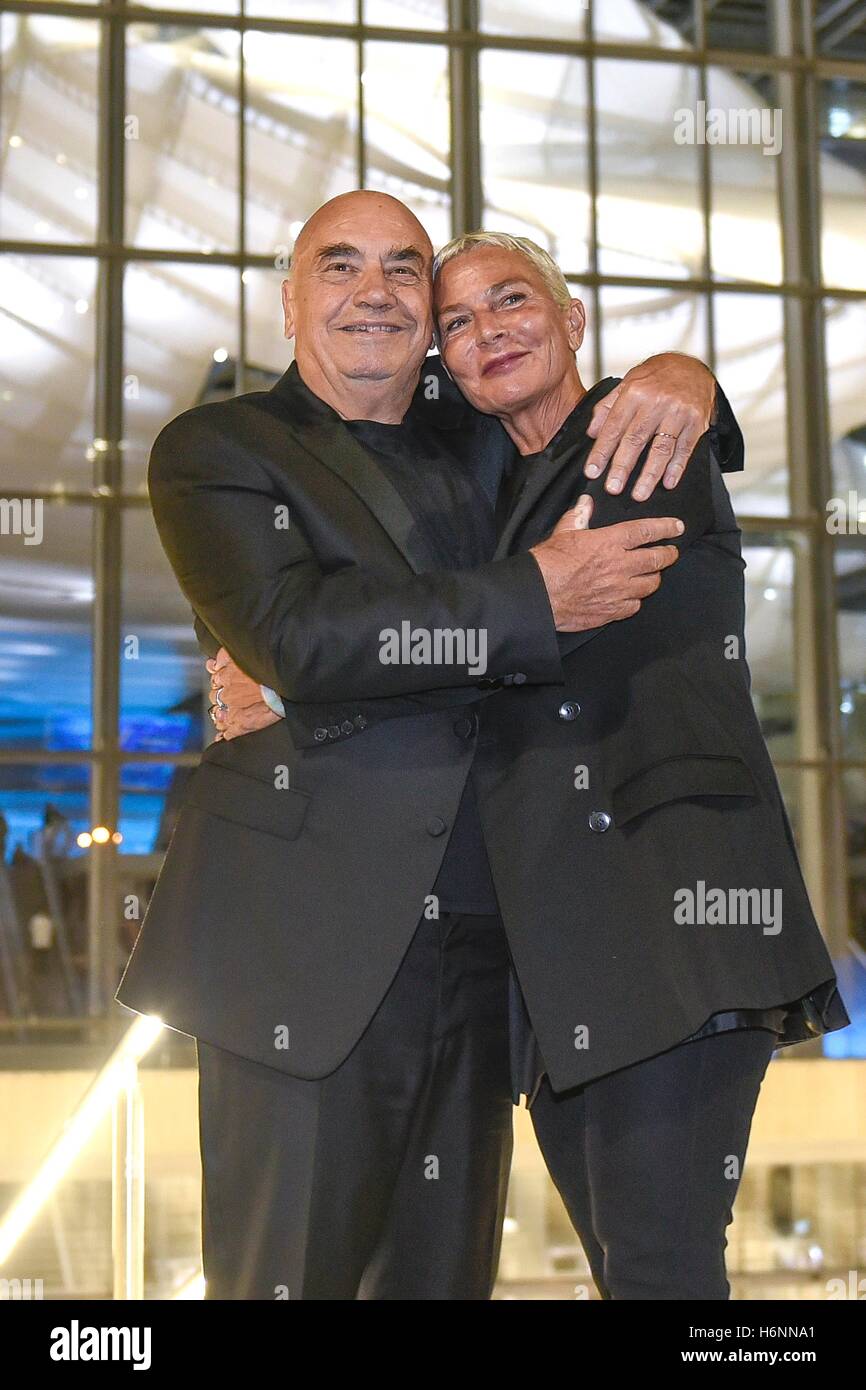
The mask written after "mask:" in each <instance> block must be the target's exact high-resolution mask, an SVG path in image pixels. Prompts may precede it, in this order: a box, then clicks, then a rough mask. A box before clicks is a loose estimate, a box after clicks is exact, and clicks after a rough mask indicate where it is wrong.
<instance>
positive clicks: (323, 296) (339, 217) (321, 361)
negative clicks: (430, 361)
mask: <svg viewBox="0 0 866 1390" xmlns="http://www.w3.org/2000/svg"><path fill="white" fill-rule="evenodd" d="M432 256H433V252H432V247H431V245H430V241H429V239H428V237H427V235H426V233H425V232H424V230H423V228H422V227H421V226H420V224H419V223H418V221H417V219H416V218H415V217H414V216H413V215H412V213H411V212H410V211H409V209H408V208H404V207H403V206H402V205H401V204H400V203H397V202H396V201H395V200H394V199H391V198H381V199H380V198H377V197H376V196H375V195H372V194H358V195H356V194H352V195H348V196H347V197H345V198H341V199H339V200H338V201H337V203H336V204H335V205H334V206H333V207H329V206H326V207H325V208H324V209H322V211H321V212H320V213H318V214H316V215H315V216H314V217H313V218H311V220H310V222H309V223H308V224H307V226H306V227H305V229H304V232H303V233H302V236H301V237H299V239H298V244H297V246H296V248H295V255H294V257H293V260H292V273H291V276H290V278H289V279H288V280H287V281H286V282H285V283H284V286H283V304H284V308H285V329H286V337H294V338H295V340H296V341H295V356H296V358H297V362H298V366H299V367H300V369H301V372H302V373H303V371H304V366H305V364H308V365H309V364H312V363H314V364H315V366H316V368H317V369H318V371H319V372H321V373H322V374H323V375H324V376H325V377H326V378H327V379H329V380H331V381H332V382H333V381H334V380H335V379H337V378H339V379H342V381H343V382H345V381H346V380H349V381H353V380H354V381H357V382H358V383H359V385H360V384H361V383H362V382H387V381H389V380H393V381H394V383H395V385H399V384H401V383H405V382H406V381H407V380H409V379H412V378H416V377H417V375H418V372H419V371H420V367H421V363H422V361H423V360H424V357H425V355H426V353H427V350H428V348H429V346H430V342H431V339H432V333H433V320H432V305H431V280H430V266H431V261H432Z"/></svg>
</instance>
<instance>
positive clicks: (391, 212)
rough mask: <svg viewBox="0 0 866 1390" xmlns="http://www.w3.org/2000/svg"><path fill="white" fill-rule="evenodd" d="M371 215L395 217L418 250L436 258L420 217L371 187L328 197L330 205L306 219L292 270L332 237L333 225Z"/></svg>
mask: <svg viewBox="0 0 866 1390" xmlns="http://www.w3.org/2000/svg"><path fill="white" fill-rule="evenodd" d="M362 215H363V216H371V217H373V218H376V219H377V220H378V221H380V222H381V221H382V220H384V219H385V218H386V217H387V218H388V220H389V221H390V220H391V219H392V218H393V219H395V220H396V221H397V222H398V223H400V224H402V225H404V226H405V228H406V231H407V234H408V236H409V239H410V241H411V240H413V239H414V241H415V243H416V245H417V246H418V249H419V250H421V249H422V248H423V249H424V250H425V251H426V252H427V253H428V254H429V256H430V258H431V260H432V258H433V246H432V244H431V241H430V238H429V236H428V235H427V233H426V232H425V230H424V228H423V227H422V226H421V223H420V222H419V221H418V218H417V217H416V216H415V214H414V212H412V211H411V209H410V208H407V206H406V204H405V203H401V202H400V199H399V198H394V197H392V196H391V194H390V193H376V192H374V190H373V189H371V188H354V189H352V191H351V192H350V193H338V194H337V196H336V197H335V198H329V199H328V201H327V203H323V204H322V206H321V207H320V208H316V211H315V212H314V213H313V214H312V215H311V216H310V217H308V218H307V220H306V222H305V223H304V225H303V227H302V228H301V230H300V231H299V232H298V235H297V236H296V237H295V244H294V247H293V249H292V261H291V264H292V267H293V268H294V266H295V265H296V263H297V261H298V260H299V259H301V260H302V259H303V256H304V252H305V250H307V249H308V248H309V247H310V246H311V245H314V244H315V243H316V241H317V240H318V239H319V238H321V237H323V236H329V235H330V230H331V229H332V228H333V225H334V223H335V222H336V223H337V224H338V225H339V224H341V223H343V222H344V221H345V219H346V218H348V219H350V220H351V219H353V218H354V219H356V220H357V219H358V218H359V217H360V216H362Z"/></svg>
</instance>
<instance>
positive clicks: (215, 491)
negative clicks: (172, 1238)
mask: <svg viewBox="0 0 866 1390" xmlns="http://www.w3.org/2000/svg"><path fill="white" fill-rule="evenodd" d="M431 261H432V248H431V246H430V242H429V239H428V238H427V235H426V233H425V232H424V229H423V228H422V227H421V225H420V224H419V222H418V221H417V219H416V218H415V217H414V216H413V215H412V213H410V212H409V210H408V209H407V208H405V207H404V206H403V205H402V204H401V203H399V202H397V200H395V199H393V198H390V197H388V196H387V195H384V194H378V193H371V192H357V193H352V194H346V195H343V196H341V197H339V198H336V199H333V200H332V201H331V202H330V203H328V204H326V205H325V206H324V207H323V208H321V209H319V211H318V212H317V213H316V214H315V215H314V216H313V217H312V218H311V219H310V221H309V222H308V223H307V224H306V226H305V227H304V229H303V231H302V233H301V234H300V236H299V237H298V240H297V243H296V247H295V255H294V258H293V263H292V270H291V274H290V276H289V279H288V281H287V282H286V284H285V285H284V287H283V295H284V307H285V321H286V335H287V336H288V337H294V339H295V346H296V350H295V362H294V364H293V365H292V366H291V367H290V368H289V370H288V371H287V372H286V373H285V375H284V376H283V377H282V378H281V379H280V381H279V382H277V384H276V386H275V387H274V388H273V389H272V390H271V391H266V392H256V393H253V394H250V395H246V396H240V397H237V398H236V399H234V400H229V401H225V402H220V403H217V404H210V405H206V406H199V407H196V408H194V409H192V410H189V411H187V412H186V413H185V414H183V415H181V416H179V417H178V418H177V419H176V420H174V421H172V422H171V423H170V424H169V425H167V426H166V428H165V429H164V430H163V431H162V433H161V434H160V436H159V438H158V439H157V441H156V443H155V445H154V448H153V452H152V455H151V465H150V489H151V500H152V504H153V510H154V515H155V518H156V522H157V526H158V528H159V533H160V537H161V540H162V543H163V545H164V547H165V550H166V553H167V554H168V557H169V559H170V561H171V563H172V565H173V567H174V571H175V574H176V575H177V578H178V581H179V583H180V585H181V587H182V588H183V590H184V593H185V594H186V595H187V597H188V598H189V601H190V603H191V604H192V606H193V608H194V610H195V613H196V615H197V620H198V630H199V632H200V633H201V634H202V635H203V636H204V637H206V639H207V643H208V646H209V650H211V651H212V652H216V651H217V649H222V652H221V655H220V658H219V660H220V663H221V665H223V666H224V665H225V663H226V661H227V659H228V658H227V655H226V654H227V653H229V652H230V653H231V655H232V657H233V658H234V661H235V662H236V663H237V667H238V668H241V670H242V671H244V672H247V673H249V677H250V678H252V679H249V680H247V685H248V686H249V685H253V681H255V682H262V683H264V684H266V685H267V686H269V687H271V688H273V689H274V690H275V691H277V692H279V694H280V696H281V697H282V699H283V702H284V706H285V718H284V719H279V720H278V719H277V718H276V716H274V717H273V719H272V721H271V722H270V723H267V724H265V723H261V724H260V725H259V726H258V730H257V732H256V733H254V734H251V735H250V736H249V737H245V738H238V739H232V740H228V739H221V740H218V741H217V742H215V743H214V744H213V745H212V746H211V747H210V748H209V749H208V750H207V751H206V752H205V754H204V757H203V759H202V764H201V766H200V768H199V769H198V770H197V772H196V773H195V776H194V778H193V781H192V785H191V788H190V791H189V793H188V797H187V803H186V805H185V807H184V809H183V811H182V812H181V815H180V818H179V821H178V825H177V829H176V831H175V834H174V837H173V839H172V843H171V845H170V848H169V850H168V853H167V855H166V860H165V865H164V868H163V871H162V874H161V875H160V878H159V882H158V884H157V886H156V889H155V892H154V895H153V899H152V901H151V904H150V907H149V910H148V913H147V916H146V918H145V921H144V924H143V927H142V930H141V933H140V936H139V939H138V942H137V943H136V947H135V950H134V952H133V955H132V957H131V960H130V963H129V966H128V968H127V971H126V974H125V976H124V979H123V981H122V982H121V986H120V989H119V991H118V996H117V997H118V999H119V1000H120V1001H121V1003H124V1004H126V1005H127V1006H128V1007H130V1008H132V1009H135V1010H138V1011H139V1012H144V1013H155V1014H159V1015H160V1016H161V1017H162V1018H163V1019H164V1021H165V1022H166V1023H167V1024H168V1025H169V1026H171V1027H173V1028H176V1029H179V1030H181V1031H183V1032H186V1033H190V1034H192V1035H193V1036H194V1037H195V1038H196V1039H197V1043H198V1059H199V1072H200V1127H201V1150H202V1167H203V1179H204V1198H203V1247H204V1268H205V1277H206V1280H207V1286H208V1297H215V1298H245V1299H251V1298H256V1299H265V1298H267V1299H271V1298H292V1299H298V1298H301V1299H316V1298H350V1299H353V1298H401V1299H423V1298H438V1299H467V1298H487V1297H489V1295H490V1292H491V1289H492V1285H493V1280H494V1277H495V1271H496V1264H497V1258H498V1250H499V1239H500V1233H501V1226H502V1216H503V1211H504V1201H505V1192H506V1185H507V1180H508V1169H509V1159H510V1153H511V1100H512V1083H511V1075H510V1059H509V1043H510V1037H509V1023H508V990H509V979H510V958H509V952H508V947H507V943H506V940H505V936H504V933H503V930H502V923H501V919H500V916H499V906H498V903H497V900H496V895H495V892H494V889H493V884H492V880H491V877H490V869H489V865H488V862H487V856H486V852H485V847H484V841H483V836H482V833H481V827H480V822H479V818H478V814H477V808H476V805H475V796H474V787H473V782H472V778H471V776H470V769H471V766H472V763H473V758H474V753H475V742H476V733H477V729H478V718H477V712H476V711H477V706H478V704H479V702H480V701H481V700H482V699H484V698H485V697H486V696H487V695H488V694H489V693H490V691H491V690H493V689H503V688H507V687H510V686H517V687H519V686H521V685H526V686H532V685H549V686H551V687H552V688H553V690H554V691H555V688H556V686H557V683H558V682H561V681H562V666H561V660H560V653H559V646H558V637H557V630H558V629H559V630H560V631H571V632H580V631H583V630H587V629H591V628H595V627H598V626H600V625H603V624H605V623H608V622H615V621H617V620H619V619H621V618H624V617H627V616H629V615H631V614H633V613H634V612H635V611H636V609H638V608H639V607H640V605H641V603H642V602H643V600H644V599H645V598H646V597H648V596H649V595H650V594H652V593H653V592H654V591H655V589H656V588H657V587H658V584H659V572H660V570H661V569H663V568H665V567H666V566H668V565H669V564H671V563H672V562H673V561H674V559H675V558H676V552H675V550H674V549H673V548H672V547H671V546H670V545H666V544H663V542H665V541H668V540H670V539H672V538H673V537H674V536H675V535H677V534H678V533H679V529H680V523H678V522H676V521H673V520H671V519H670V518H664V517H653V518H647V519H646V520H642V519H641V520H634V521H630V522H628V523H626V524H625V525H623V526H617V527H611V528H609V529H607V530H605V531H603V532H588V531H587V532H577V531H574V532H572V533H571V534H569V535H568V536H566V537H565V539H563V538H562V537H561V536H560V537H558V538H557V541H556V543H555V544H551V545H550V546H549V547H548V548H547V550H546V551H545V550H544V548H543V547H539V551H540V552H541V555H542V559H543V560H544V566H545V570H544V574H543V573H542V568H541V565H540V563H539V561H538V558H537V554H536V555H535V556H533V555H530V554H520V555H513V556H509V557H507V558H505V559H501V560H494V559H493V553H494V549H495V544H496V530H495V505H496V500H497V495H498V491H499V485H500V481H501V479H502V476H503V470H504V468H505V466H506V463H507V461H508V459H509V457H510V454H511V445H510V442H509V440H508V438H507V436H506V435H505V433H504V431H503V430H502V429H501V427H500V426H499V425H498V424H497V423H496V422H495V421H492V420H489V419H486V418H485V417H484V416H483V415H480V414H478V413H476V412H473V411H472V410H470V408H469V407H468V406H467V404H466V402H465V401H464V400H463V398H462V397H461V396H459V394H458V393H457V392H456V391H455V390H454V388H453V387H452V386H451V384H450V382H449V381H448V378H447V377H446V376H445V374H444V373H443V371H442V369H441V367H440V366H439V364H438V362H437V361H436V359H432V358H431V359H427V360H426V361H425V358H426V354H427V351H428V348H429V346H430V343H431V336H432V312H431ZM422 368H423V376H422V377H421V381H420V385H419V375H420V374H421V373H422ZM671 383H673V384H671ZM609 402H610V398H607V403H608V404H609ZM712 405H713V381H712V377H711V376H710V374H709V373H708V371H707V369H706V368H705V367H703V366H702V365H701V364H700V363H695V362H691V361H690V360H689V359H685V358H679V357H667V358H663V359H660V361H659V362H657V363H655V364H653V363H649V364H644V365H643V367H641V368H640V369H639V370H638V371H637V373H636V375H635V379H634V380H633V381H631V382H629V380H628V378H626V380H625V382H624V383H623V386H622V387H621V388H620V391H619V393H618V394H617V397H616V399H615V403H614V406H613V409H611V410H610V413H609V415H608V419H607V422H606V423H604V424H603V425H602V422H601V420H599V422H598V425H599V438H598V441H597V443H598V445H599V455H601V456H602V461H604V455H605V451H607V454H608V456H609V455H610V454H611V453H614V462H615V468H616V471H617V472H619V473H620V475H621V476H622V475H624V476H627V475H628V473H629V471H630V466H631V464H633V463H634V461H635V459H636V458H637V456H638V454H639V453H640V451H641V448H642V447H643V443H644V442H646V439H649V438H650V437H651V436H652V435H653V433H654V432H655V431H656V430H657V429H658V430H659V431H660V432H662V433H663V436H664V437H663V438H662V439H661V441H660V444H659V447H658V448H657V449H655V450H654V451H653V456H652V459H651V462H650V473H651V478H652V477H654V476H658V475H659V474H660V473H661V472H662V471H663V470H664V468H665V466H672V468H673V471H674V473H676V472H677V471H679V470H680V469H681V467H682V461H681V460H679V459H678V457H677V451H678V449H681V448H682V447H685V446H684V443H683V441H684V440H685V444H688V438H689V436H690V435H691V436H693V438H696V437H697V436H698V435H699V434H701V433H702V432H703V431H704V430H705V429H706V427H707V424H708V423H709V417H710V411H711V409H712ZM670 412H674V413H675V418H676V421H677V424H676V431H674V429H672V428H669V429H665V428H664V425H663V420H665V419H667V418H669V417H670V418H671V419H673V418H674V415H671V414H670ZM676 412H679V413H676ZM626 435H627V436H628V438H626V437H625V436H626ZM642 435H643V439H642V438H641V436H642ZM667 436H670V437H669V438H668V437H667ZM689 452H690V449H689ZM735 452H736V450H735ZM287 521H288V525H286V522H287ZM404 624H408V627H409V630H410V631H412V632H418V631H422V632H426V633H427V634H435V633H436V632H439V631H441V632H458V633H460V632H462V633H464V634H467V633H468V632H470V631H472V632H475V633H478V634H481V633H483V634H484V654H485V668H486V670H485V674H484V675H481V674H479V670H478V664H477V661H475V660H473V657H474V656H476V655H477V650H478V647H477V645H476V644H473V643H470V642H468V641H467V642H464V643H463V644H462V648H461V644H459V643H457V644H454V645H452V646H451V647H450V648H449V649H448V650H449V656H448V659H444V658H443V657H441V656H440V657H439V659H436V657H435V656H434V657H433V658H431V660H430V661H429V663H424V662H415V661H414V660H412V661H408V662H407V661H390V660H387V661H386V660H383V659H382V657H383V653H382V633H383V632H386V631H390V630H395V631H397V632H401V631H403V625H404ZM431 650H433V651H434V652H435V651H436V650H437V649H436V647H435V644H432V646H431ZM235 669H236V668H235ZM253 688H254V689H256V688H257V687H256V686H255V685H253ZM220 699H222V697H220ZM222 703H223V704H225V703H227V702H226V701H225V700H222Z"/></svg>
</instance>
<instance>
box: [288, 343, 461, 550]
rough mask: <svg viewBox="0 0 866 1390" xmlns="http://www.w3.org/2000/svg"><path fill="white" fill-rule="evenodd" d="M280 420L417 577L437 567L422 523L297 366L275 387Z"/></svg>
mask: <svg viewBox="0 0 866 1390" xmlns="http://www.w3.org/2000/svg"><path fill="white" fill-rule="evenodd" d="M271 394H272V395H274V396H275V397H276V398H277V399H278V400H279V401H280V405H281V407H282V408H281V410H280V416H281V418H282V419H283V421H284V422H285V424H286V426H287V428H288V429H289V430H290V432H291V434H292V435H293V437H294V439H295V440H296V442H297V444H298V446H299V447H300V448H302V449H304V450H305V451H306V452H307V453H308V454H312V455H313V457H314V458H315V459H316V460H317V461H318V462H319V463H321V464H323V465H324V466H325V467H326V468H329V469H330V470H331V472H332V473H336V475H337V477H338V478H341V479H342V481H343V482H344V483H346V484H347V485H348V486H349V487H350V488H351V489H352V491H353V492H354V493H355V494H356V495H357V496H358V497H359V498H360V499H361V501H362V502H363V503H364V505H365V506H366V507H367V508H369V510H370V511H371V512H372V513H373V515H374V516H375V518H376V520H377V521H378V522H379V524H380V525H381V526H382V527H383V529H384V530H385V531H386V532H387V534H388V535H389V536H390V538H391V540H392V541H393V542H394V544H395V546H396V547H397V549H398V550H399V551H400V554H401V555H402V556H403V558H404V559H405V560H406V563H407V564H408V565H409V566H410V568H411V569H412V570H414V571H415V573H416V574H418V573H421V572H422V571H424V570H431V569H435V568H436V560H435V557H434V556H433V555H432V553H431V552H430V550H429V547H428V546H427V544H426V543H425V541H424V538H423V535H422V533H421V531H420V528H419V526H418V523H417V521H416V520H415V517H414V516H413V514H412V512H411V511H410V510H409V508H408V507H407V505H406V503H405V502H404V501H403V498H402V497H401V496H400V494H399V492H398V491H397V489H396V488H395V487H394V486H393V484H392V483H391V482H390V480H389V479H388V477H387V475H386V474H385V473H384V472H383V470H382V469H381V468H380V467H379V464H378V463H377V462H376V460H375V458H374V457H373V456H372V454H369V453H368V452H367V450H366V449H363V448H362V447H361V445H360V444H358V443H357V442H356V441H355V439H354V438H353V437H352V435H351V434H350V432H349V431H348V430H347V429H346V428H345V426H344V424H343V421H342V420H341V419H340V416H339V415H338V414H337V412H336V411H335V410H332V409H331V407H330V406H329V405H326V404H325V402H324V401H320V400H319V398H318V397H317V396H314V395H313V393H312V392H311V391H309V390H308V389H307V387H306V386H305V385H304V383H303V382H302V380H301V377H300V373H299V372H298V369H297V366H296V365H295V363H292V365H291V367H289V369H288V371H287V372H285V374H284V375H283V376H282V377H281V378H280V380H279V381H278V382H277V383H276V384H275V385H274V386H273V387H272V388H271Z"/></svg>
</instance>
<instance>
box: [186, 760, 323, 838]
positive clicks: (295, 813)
mask: <svg viewBox="0 0 866 1390" xmlns="http://www.w3.org/2000/svg"><path fill="white" fill-rule="evenodd" d="M311 800H312V797H311V795H310V793H309V792H304V791H299V790H298V788H296V787H283V788H278V787H275V786H274V785H273V783H271V782H263V781H262V780H261V778H259V777H247V776H245V775H244V773H242V772H235V770H234V768H230V767H221V766H220V765H219V764H218V763H201V764H200V765H199V767H198V768H197V769H196V773H195V776H194V777H193V779H192V782H191V783H190V787H189V791H188V793H187V796H186V804H187V805H188V806H195V807H196V808H197V809H198V810H199V811H207V812H209V813H210V814H211V815H214V816H220V817H221V819H222V820H229V821H234V823H235V824H236V825H242V826H245V827H246V828H247V829H248V830H263V831H264V832H265V833H266V834H267V835H278V836H279V837H280V838H281V839H283V840H294V839H297V837H298V835H299V834H300V833H301V826H302V825H303V823H304V819H305V817H306V814H307V808H308V806H309V804H310V801H311Z"/></svg>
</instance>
